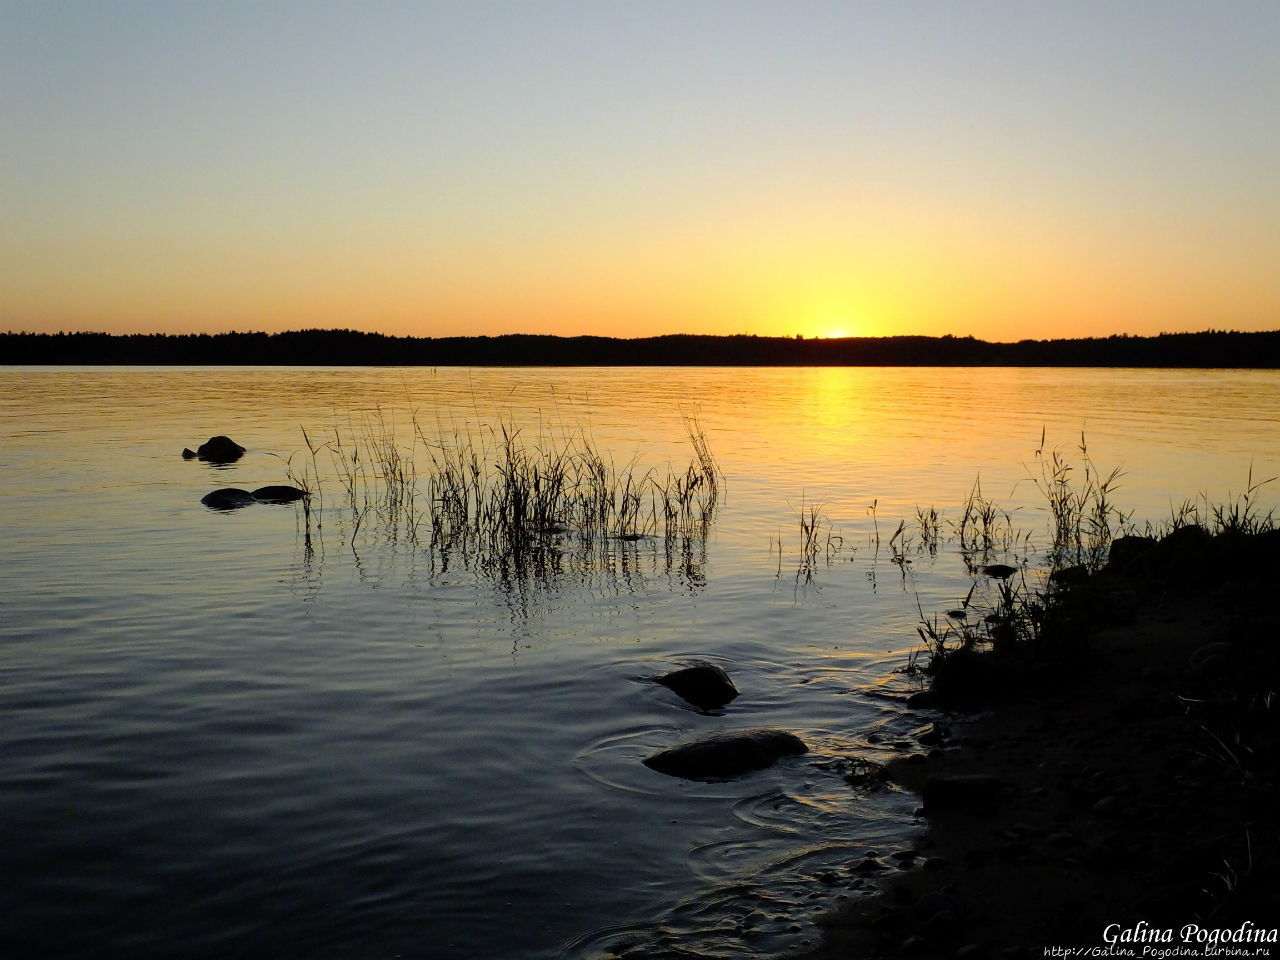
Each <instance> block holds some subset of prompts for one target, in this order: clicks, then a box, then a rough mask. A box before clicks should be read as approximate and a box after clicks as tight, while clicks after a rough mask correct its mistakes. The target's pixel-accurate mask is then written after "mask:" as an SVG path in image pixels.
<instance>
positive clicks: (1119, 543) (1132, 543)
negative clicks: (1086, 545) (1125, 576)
mask: <svg viewBox="0 0 1280 960" xmlns="http://www.w3.org/2000/svg"><path fill="white" fill-rule="evenodd" d="M1155 545H1156V541H1155V538H1154V537H1138V536H1128V537H1116V539H1114V540H1112V541H1111V547H1110V549H1109V550H1108V552H1107V566H1108V567H1111V568H1113V569H1116V570H1123V569H1124V568H1125V567H1129V566H1132V565H1133V563H1134V561H1135V560H1137V559H1138V558H1140V557H1142V556H1144V555H1145V554H1147V553H1148V552H1149V551H1150V550H1151V548H1152V547H1154V546H1155Z"/></svg>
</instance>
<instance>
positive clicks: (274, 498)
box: [253, 484, 307, 503]
mask: <svg viewBox="0 0 1280 960" xmlns="http://www.w3.org/2000/svg"><path fill="white" fill-rule="evenodd" d="M306 495H307V491H305V490H299V489H298V488H297V487H290V486H286V485H285V484H277V485H275V486H269V487H259V488H258V489H257V490H255V491H253V499H255V500H257V501H258V502H259V503H293V502H294V501H295V500H301V499H302V498H303V497H305V496H306Z"/></svg>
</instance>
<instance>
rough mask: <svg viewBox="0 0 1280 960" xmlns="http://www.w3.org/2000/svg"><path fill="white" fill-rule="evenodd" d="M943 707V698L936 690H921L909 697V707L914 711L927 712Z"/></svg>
mask: <svg viewBox="0 0 1280 960" xmlns="http://www.w3.org/2000/svg"><path fill="white" fill-rule="evenodd" d="M941 705H942V698H941V697H940V696H938V694H937V692H936V691H934V690H920V691H919V692H917V693H913V694H912V695H911V696H909V697H907V706H908V707H910V708H911V709H912V710H927V709H930V708H932V707H938V706H941Z"/></svg>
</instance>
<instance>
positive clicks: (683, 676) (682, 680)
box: [654, 660, 738, 710]
mask: <svg viewBox="0 0 1280 960" xmlns="http://www.w3.org/2000/svg"><path fill="white" fill-rule="evenodd" d="M654 680H655V681H656V682H657V683H660V684H662V685H663V686H664V687H667V688H669V689H671V690H673V691H675V693H676V694H678V695H679V696H681V697H683V698H684V699H685V700H688V701H689V702H690V703H692V704H693V705H694V706H695V707H699V708H700V709H702V710H714V709H716V708H717V707H723V706H724V705H725V704H726V703H728V702H729V701H730V700H732V699H733V698H734V697H736V696H737V695H738V688H737V687H735V686H734V685H733V681H732V680H730V679H729V675H728V674H727V673H725V672H724V670H723V669H721V668H720V667H719V666H717V665H716V664H714V663H708V662H707V661H705V660H699V661H698V662H696V663H691V664H690V665H689V666H687V667H685V668H684V669H682V670H673V671H672V672H671V673H666V674H663V675H662V676H660V677H654Z"/></svg>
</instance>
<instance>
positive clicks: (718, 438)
mask: <svg viewBox="0 0 1280 960" xmlns="http://www.w3.org/2000/svg"><path fill="white" fill-rule="evenodd" d="M375 412H376V413H375ZM685 413H693V414H696V415H697V418H698V422H699V423H700V425H701V427H702V428H703V430H705V433H706V435H707V438H708V440H709V443H710V446H711V449H712V451H713V453H714V454H715V456H716V458H717V460H718V462H719V466H720V469H721V471H722V473H723V477H724V480H723V483H724V487H723V491H722V498H721V503H720V507H719V510H718V512H717V514H716V516H715V519H714V523H713V524H712V526H711V527H710V529H709V531H708V533H707V536H706V538H705V540H702V539H700V538H695V539H694V540H693V541H692V542H686V543H681V544H678V545H674V546H673V545H669V544H667V543H666V542H665V541H664V540H662V539H661V538H650V539H642V540H639V541H635V542H623V541H611V542H610V543H609V544H608V546H607V548H604V549H597V550H590V551H588V550H584V549H583V548H582V547H581V545H580V544H578V543H577V542H576V541H575V540H574V539H573V538H572V537H566V538H564V540H563V542H562V543H561V545H560V550H561V554H560V556H559V561H558V563H557V565H556V566H555V567H554V569H549V570H543V571H541V572H537V573H535V574H534V575H528V576H521V575H518V574H517V575H510V574H509V573H508V574H507V575H502V574H501V573H497V572H495V570H494V569H493V568H492V567H486V566H484V565H483V564H478V563H474V562H467V561H466V558H464V557H454V558H453V560H452V562H449V563H442V562H441V557H440V556H439V555H438V554H437V553H436V552H435V551H433V550H432V549H431V548H430V546H429V545H428V544H427V543H426V542H425V541H424V539H423V538H421V537H418V538H417V539H415V537H414V536H413V532H414V531H412V529H410V528H407V527H406V526H405V523H404V517H403V516H397V515H395V513H394V511H389V510H387V509H386V508H385V504H384V505H382V506H381V507H380V506H379V504H378V503H371V504H370V509H369V510H368V511H367V512H364V513H363V514H361V515H360V516H359V517H357V513H356V511H355V510H353V508H352V504H351V503H350V501H349V500H344V497H343V495H342V486H341V483H340V480H339V478H338V477H337V475H336V474H337V465H336V463H335V461H334V459H333V457H332V456H331V455H330V453H329V451H328V450H321V451H320V452H319V453H318V454H317V455H316V457H315V458H314V460H313V458H312V455H311V453H310V452H309V451H308V448H307V445H306V443H305V442H304V439H303V434H302V429H303V428H305V429H306V431H307V435H308V436H309V437H310V440H311V442H312V443H313V444H317V445H318V444H321V443H325V442H330V443H332V442H333V441H334V440H335V439H341V438H343V437H347V438H350V437H351V436H352V434H353V433H354V434H357V435H358V434H359V433H360V432H361V431H363V430H368V429H369V427H368V425H369V424H371V423H374V422H378V423H380V424H381V425H380V427H379V428H378V431H379V434H380V435H386V436H393V437H394V438H395V439H396V443H397V444H398V446H399V447H400V448H401V449H402V450H403V451H404V453H405V454H406V455H411V456H413V458H414V460H415V463H417V465H418V469H419V471H422V470H423V469H424V467H425V464H426V463H427V462H428V459H429V458H428V456H427V452H426V448H425V447H423V446H422V444H421V442H420V441H418V440H415V437H414V432H413V428H412V418H413V416H414V415H415V414H416V416H417V418H418V423H419V426H420V427H422V428H423V430H424V433H425V434H427V438H428V439H435V435H436V432H437V431H438V430H440V429H443V430H444V431H445V432H446V433H447V432H449V431H452V430H454V429H456V428H462V429H469V430H472V431H479V433H480V434H481V435H486V434H485V431H486V430H487V429H488V427H495V428H497V427H498V426H499V425H500V424H502V423H506V424H508V425H509V426H511V425H515V426H518V427H520V428H521V429H522V431H523V432H522V434H521V436H522V437H524V438H526V439H529V440H530V441H536V439H537V437H538V436H539V435H540V434H541V435H542V436H544V437H546V436H553V435H564V434H566V433H569V432H573V431H581V432H582V433H583V434H584V435H586V436H588V437H589V438H590V439H591V440H592V442H593V443H594V444H595V445H596V446H597V447H598V448H599V449H601V450H604V451H607V452H608V453H609V454H610V455H612V457H613V459H614V462H615V463H616V464H618V465H625V464H628V463H633V462H634V464H635V465H636V466H637V469H639V470H640V471H641V472H642V471H643V470H645V469H647V468H648V467H649V466H657V465H664V464H667V463H668V462H669V463H671V464H672V465H674V466H675V467H676V468H677V469H678V470H683V468H684V465H686V464H687V463H688V461H689V457H690V449H689V445H688V442H687V440H686V437H685V433H684V423H683V419H682V414H685ZM375 416H380V417H381V420H380V421H375V420H374V419H373V418H374V417H375ZM486 425H487V426H486ZM1082 433H1083V435H1084V437H1085V439H1086V441H1087V446H1088V452H1089V455H1090V457H1091V458H1092V461H1093V463H1094V464H1096V465H1097V467H1099V468H1101V469H1102V470H1103V471H1104V472H1109V471H1110V470H1111V468H1113V467H1120V468H1122V469H1123V470H1124V472H1125V475H1124V477H1123V479H1122V481H1121V486H1120V488H1119V490H1118V491H1117V493H1116V495H1115V496H1116V500H1117V502H1118V503H1119V504H1120V505H1121V506H1122V507H1124V508H1125V509H1126V510H1132V511H1133V519H1134V521H1135V522H1142V521H1145V520H1148V519H1149V520H1153V521H1157V522H1158V521H1160V520H1162V519H1165V518H1167V517H1168V516H1169V514H1170V510H1171V505H1175V504H1177V503H1180V502H1181V501H1183V500H1184V499H1194V498H1196V497H1197V496H1198V495H1200V494H1202V493H1203V494H1205V495H1207V496H1208V498H1209V499H1210V500H1215V501H1221V500H1224V499H1227V498H1228V497H1230V496H1232V495H1237V494H1240V493H1242V492H1243V491H1244V490H1245V489H1246V487H1247V486H1248V484H1249V478H1250V471H1251V469H1252V478H1253V480H1254V481H1259V480H1265V479H1267V478H1268V477H1272V476H1275V475H1277V474H1280V374H1277V373H1276V372H1253V371H1162V370H1056V369H1054V370H1043V369H1033V370H1028V369H958V370H957V369H947V370H938V369H914V368H913V369H767V370H760V369H537V370H525V369H518V370H513V369H473V370H455V369H447V370H440V371H429V370H421V369H322V370H296V369H261V370H248V369H99V368H94V369H77V370H69V369H18V368H0V439H2V441H3V448H4V456H3V458H2V459H0V488H2V489H3V490H4V494H3V499H0V520H2V526H3V532H4V536H3V537H0V644H2V645H3V657H2V658H0V715H2V716H3V717H4V720H5V722H4V724H3V726H2V727H0V756H3V757H4V763H3V772H2V773H0V860H2V861H3V876H4V878H5V882H4V884H3V885H0V915H2V916H3V918H4V920H3V924H2V926H0V950H3V952H4V953H5V955H7V956H16V955H40V956H62V957H67V956H130V957H146V956H175V955H181V956H219V957H225V956H281V957H289V956H297V957H344V958H346V957H371V958H372V957H392V956H405V957H467V958H477V960H487V958H493V960H525V958H528V960H532V958H566V960H580V958H587V957H593V956H599V955H603V954H605V953H606V952H607V951H609V950H612V949H622V948H623V947H625V946H626V945H627V944H628V943H631V942H634V941H637V940H639V941H644V942H648V943H651V944H654V945H655V946H654V947H653V948H652V950H651V951H650V953H649V955H651V956H662V955H663V954H664V951H666V952H667V953H668V954H669V955H672V956H674V955H677V951H678V950H684V951H687V952H686V953H678V955H679V956H690V955H692V956H706V957H740V956H767V955H770V954H772V953H775V952H777V951H780V950H782V949H785V948H788V947H791V946H794V945H796V944H798V943H799V942H800V941H802V940H804V939H806V938H810V937H812V936H813V935H814V928H813V926H812V921H813V918H814V917H815V916H816V914H817V912H818V911H820V910H822V909H826V908H828V907H830V906H832V905H833V904H835V903H836V902H837V901H838V899H839V898H841V897H850V896H858V895H859V889H858V888H857V887H856V885H855V883H856V877H855V875H854V874H852V873H851V872H850V870H849V867H850V865H851V864H852V863H853V862H855V861H856V859H857V858H859V857H860V856H861V855H862V854H863V852H864V851H867V850H874V851H878V852H879V853H880V854H881V855H887V854H888V853H890V852H891V851H893V850H895V849H898V848H900V847H902V846H904V845H906V844H907V843H908V842H909V841H910V838H911V837H912V836H913V834H914V832H915V831H917V830H918V829H919V824H918V823H917V821H916V819H915V818H914V814H913V811H914V809H915V806H916V804H915V801H914V799H913V798H911V797H910V796H906V795H903V794H901V793H898V792H895V791H892V790H882V791H877V792H867V791H866V790H862V789H859V788H855V787H852V786H850V785H849V784H848V783H847V782H846V781H845V780H844V778H843V776H842V771H841V767H840V765H839V762H838V761H839V760H840V759H841V758H849V757H869V758H883V757H884V756H886V755H888V754H890V753H893V752H894V751H897V750H902V749H906V748H907V746H908V745H909V743H910V741H909V739H907V738H908V734H909V733H910V731H911V730H912V729H913V728H914V727H915V726H917V725H918V724H919V722H920V720H919V718H918V717H913V716H911V715H909V714H908V713H907V712H906V711H905V710H904V709H903V707H902V705H901V704H902V699H903V698H904V696H905V695H907V694H908V693H909V692H910V690H911V689H912V688H911V685H910V681H909V680H908V678H906V677H904V676H903V675H902V674H900V673H895V670H896V669H897V668H899V667H901V666H902V665H903V664H904V663H905V662H906V659H907V657H908V655H909V654H910V653H911V651H912V650H913V649H914V647H915V646H916V643H915V625H916V623H917V621H918V617H919V610H923V611H924V612H925V613H926V614H928V613H932V612H936V611H939V610H942V609H945V608H946V607H948V606H953V605H954V604H955V603H956V601H957V600H958V599H959V598H961V597H963V596H964V595H965V594H966V593H967V592H968V590H969V589H970V587H971V586H972V585H973V584H974V582H975V581H974V578H973V577H972V576H971V575H970V573H969V568H968V567H967V566H966V564H965V562H964V560H963V558H962V557H961V556H960V555H959V553H958V551H957V550H956V549H954V547H948V546H944V547H943V549H941V550H940V551H938V553H937V554H936V556H933V555H930V554H929V553H928V552H927V551H923V550H919V549H914V548H913V549H910V550H908V551H907V552H906V554H905V557H900V562H896V563H895V562H894V560H893V557H892V551H890V550H889V549H888V545H887V543H886V541H888V539H889V537H890V535H891V534H892V533H893V532H894V531H895V530H896V529H897V527H898V524H899V522H900V521H905V522H906V523H907V525H908V527H907V528H906V531H907V532H910V531H911V530H913V529H915V527H916V526H918V525H917V524H916V508H917V506H920V507H930V506H933V507H936V508H937V509H938V510H939V511H940V512H941V513H942V515H943V531H944V533H945V532H946V529H947V520H948V519H956V518H958V516H959V504H960V503H961V501H963V499H964V498H965V496H966V494H967V493H968V492H969V491H970V489H971V488H972V487H973V486H974V483H975V481H976V480H978V479H979V478H980V483H981V489H982V492H983V494H984V495H986V496H988V497H992V498H994V499H996V500H998V501H999V502H1000V503H1001V504H1002V506H1004V507H1005V508H1006V509H1008V510H1009V511H1010V513H1011V516H1012V517H1013V520H1014V523H1015V525H1017V526H1018V527H1020V528H1022V529H1025V530H1026V531H1029V532H1030V538H1029V540H1026V539H1024V540H1021V541H1019V543H1018V545H1017V546H1016V548H1015V549H1014V550H1013V551H1012V553H1011V554H1008V553H1006V554H1000V555H999V556H993V557H992V559H993V560H1002V561H1013V562H1019V563H1022V562H1025V563H1028V564H1029V565H1030V566H1031V567H1032V568H1034V567H1035V566H1036V565H1037V564H1038V563H1041V562H1042V561H1043V553H1042V552H1041V551H1043V548H1044V546H1045V545H1046V544H1045V537H1044V536H1043V531H1044V530H1045V522H1046V511H1045V508H1044V505H1043V500H1042V498H1041V497H1040V496H1039V494H1038V493H1037V491H1036V488H1035V485H1034V484H1033V483H1032V482H1031V481H1030V480H1029V479H1028V477H1030V476H1032V475H1034V474H1035V473H1036V471H1037V470H1038V467H1037V463H1036V459H1035V452H1036V450H1037V448H1038V447H1040V445H1041V437H1042V434H1043V436H1044V438H1045V445H1046V449H1049V448H1057V449H1060V450H1062V451H1063V452H1064V454H1066V455H1068V456H1069V457H1071V458H1073V459H1074V462H1076V463H1077V464H1078V470H1079V471H1081V472H1082V471H1083V468H1084V465H1083V463H1082V462H1081V460H1080V456H1079V450H1078V446H1079V444H1080V439H1081V434H1082ZM215 434H227V435H229V436H231V437H232V438H233V439H235V440H237V441H239V442H240V443H242V444H244V445H245V446H246V447H247V448H248V453H247V454H246V455H245V456H244V457H243V458H242V459H241V460H240V461H238V462H236V463H234V464H232V465H228V466H221V467H220V466H213V465H209V464H205V463H202V462H200V461H194V460H193V461H186V460H183V459H182V457H181V456H180V453H181V450H182V448H183V447H184V446H189V447H193V448H194V447H195V446H196V445H197V444H199V443H200V442H202V441H204V440H205V439H207V438H208V437H209V436H211V435H215ZM308 470H312V471H315V472H317V473H318V475H319V479H320V483H321V485H320V496H319V497H317V498H316V499H315V501H314V502H313V508H314V509H313V514H312V516H311V517H310V518H307V517H306V516H305V515H304V512H303V509H302V507H301V505H299V504H293V505H287V506H270V505H254V506H251V507H247V508H245V509H242V510H236V511H230V512H219V511H214V510H210V509H207V508H205V507H204V506H203V505H202V504H201V502H200V498H201V497H202V496H203V495H204V494H205V493H207V492H209V491H211V490H213V489H215V488H220V487H243V488H248V489H253V488H255V487H258V486H262V485H265V484H273V483H284V482H287V481H288V478H289V476H290V471H292V472H293V473H294V474H295V475H301V474H302V473H306V472H307V471H308ZM1277 487H1280V484H1271V485H1268V486H1265V487H1263V488H1262V490H1261V491H1260V492H1259V493H1258V495H1257V496H1258V498H1259V499H1260V501H1261V502H1262V503H1263V505H1264V509H1265V508H1267V507H1270V506H1272V505H1274V504H1275V502H1276V500H1277V495H1278V494H1280V490H1277ZM815 505H816V506H818V507H820V511H819V513H820V516H821V517H822V518H825V520H826V522H827V523H828V524H829V526H824V527H823V530H824V541H823V543H824V546H825V544H826V542H827V541H826V540H825V536H826V534H827V533H829V534H830V535H831V537H832V540H831V544H832V546H833V547H835V546H838V547H839V549H838V550H835V551H833V552H832V553H830V554H829V555H828V554H827V552H826V551H825V550H824V551H823V554H822V555H821V556H820V557H819V560H818V562H817V563H816V564H815V565H814V566H813V567H812V569H811V570H809V571H807V574H806V573H804V572H803V571H802V570H801V569H800V561H801V544H800V532H799V524H798V517H799V515H800V514H801V511H802V510H805V511H807V510H808V509H809V508H810V507H813V506H815ZM873 505H874V508H873ZM359 506H360V504H359V503H357V505H356V507H357V508H359ZM423 509H425V507H424V504H422V503H421V502H419V503H418V504H417V505H416V507H415V510H417V511H419V512H420V511H421V510H423ZM877 532H879V534H880V537H881V543H880V546H879V547H878V548H877V545H876V541H875V536H876V534H877ZM669 546H673V548H672V549H670V550H669V549H668V547H669ZM984 589H987V585H985V584H984V583H983V582H981V578H979V584H978V591H979V595H980V594H981V591H982V590H984ZM692 658H709V659H713V660H715V661H717V662H719V663H721V664H722V665H724V666H725V667H726V669H727V670H728V671H729V672H730V673H731V674H732V676H733V677H734V679H735V681H736V683H737V685H738V687H739V689H740V690H741V692H742V693H741V696H740V697H739V698H738V699H737V700H735V701H734V702H733V703H732V704H730V705H729V707H728V708H727V709H726V710H725V711H723V713H722V714H720V715H708V714H702V713H699V712H698V711H696V710H694V709H693V708H691V707H690V706H689V705H687V704H685V703H684V702H683V701H681V700H680V699H679V698H677V697H676V696H675V695H674V694H672V693H670V692H669V691H667V690H666V689H664V688H662V687H660V686H657V685H655V684H653V683H650V682H647V678H649V677H652V676H653V675H655V674H657V673H661V672H663V671H664V670H667V669H670V668H671V667H673V666H675V665H678V664H679V663H681V662H683V661H686V660H688V659H692ZM757 726H770V727H782V728H786V729H789V730H792V731H795V732H796V733H798V734H799V735H800V736H801V737H802V738H803V739H804V740H805V741H806V742H807V743H808V744H809V746H810V748H811V752H810V753H809V754H807V755H805V756H801V757H793V758H788V759H787V760H786V761H784V762H782V763H780V764H778V765H777V766H775V767H774V768H772V769H770V770H767V771H763V772H760V773H756V774H752V775H749V776H746V777H743V778H741V779H738V780H734V781H731V782H725V783H701V782H692V781H684V780H678V779H673V778H670V777H666V776H663V775H661V774H658V773H655V772H653V771H650V770H649V769H647V768H646V767H644V766H643V765H642V763H641V760H642V759H643V758H644V757H645V756H646V755H648V754H649V753H651V752H653V751H654V750H657V749H659V748H662V747H666V746H669V745H672V744H675V743H677V742H680V741H682V740H685V739H688V738H691V737H694V736H698V735H701V734H704V733H710V732H715V731H720V730H727V729H735V728H745V727H757Z"/></svg>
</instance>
